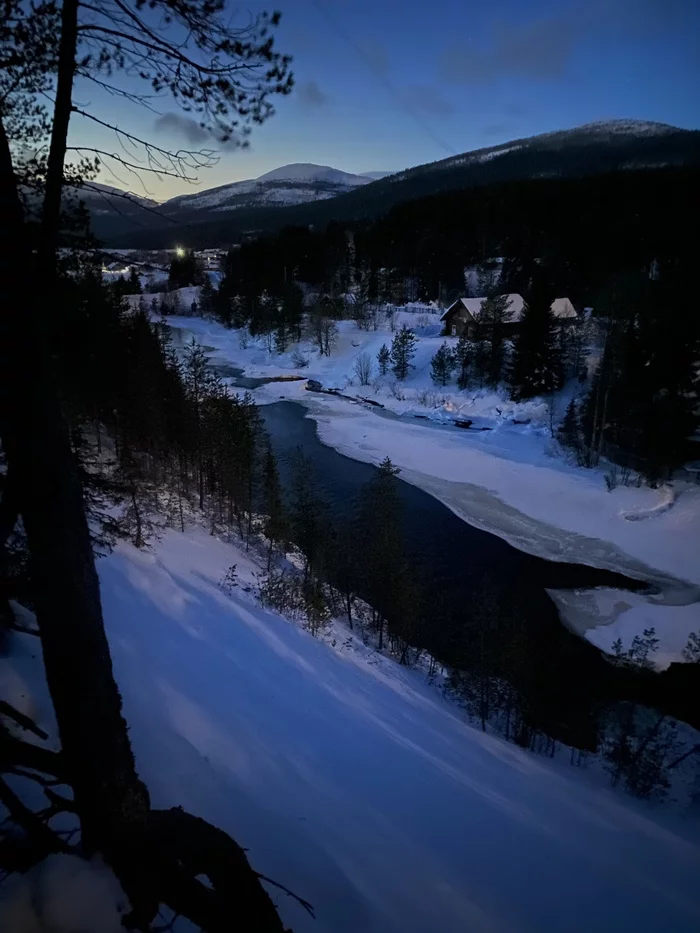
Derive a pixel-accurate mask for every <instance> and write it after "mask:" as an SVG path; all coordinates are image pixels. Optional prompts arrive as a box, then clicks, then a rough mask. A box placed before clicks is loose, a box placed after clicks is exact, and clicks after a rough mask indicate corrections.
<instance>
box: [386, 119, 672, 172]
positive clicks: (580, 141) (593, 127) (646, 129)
mask: <svg viewBox="0 0 700 933" xmlns="http://www.w3.org/2000/svg"><path fill="white" fill-rule="evenodd" d="M682 132H684V131H682V130H679V129H678V127H676V126H671V125H670V124H668V123H654V122H652V121H648V120H625V119H622V120H601V121H598V122H595V123H584V124H583V125H582V126H576V127H574V128H573V129H570V130H557V131H555V132H552V133H540V134H539V135H538V136H529V137H527V138H524V139H516V140H511V141H509V142H507V143H500V144H499V145H497V146H488V147H486V148H484V149H475V150H472V151H471V152H463V153H461V154H460V155H456V156H450V157H449V158H447V159H441V160H440V161H439V162H431V163H429V164H428V165H419V166H416V167H415V168H409V169H407V170H406V171H404V172H398V173H397V174H395V175H391V176H390V181H391V182H392V183H396V182H401V181H405V180H406V179H409V178H412V177H415V176H416V175H418V174H426V173H430V172H444V171H447V170H450V169H454V168H462V167H466V166H470V165H472V166H477V165H480V164H483V163H484V162H491V161H492V160H494V159H498V158H500V157H502V156H505V155H507V154H509V153H522V154H523V155H526V154H528V153H530V154H533V153H548V152H549V153H551V152H562V151H566V150H568V151H571V150H577V149H588V148H589V147H593V148H600V147H612V148H617V147H620V146H624V145H628V144H630V143H632V144H634V143H637V142H641V141H644V140H649V139H652V138H657V139H658V138H660V137H664V136H673V135H675V134H678V133H682Z"/></svg>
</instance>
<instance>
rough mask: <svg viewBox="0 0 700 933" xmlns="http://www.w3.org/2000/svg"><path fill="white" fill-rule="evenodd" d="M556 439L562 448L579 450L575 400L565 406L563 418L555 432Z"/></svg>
mask: <svg viewBox="0 0 700 933" xmlns="http://www.w3.org/2000/svg"><path fill="white" fill-rule="evenodd" d="M557 438H558V440H559V443H560V444H561V445H562V446H563V447H569V448H571V449H573V450H578V449H579V446H580V438H579V421H578V408H577V407H576V400H575V399H573V398H572V399H571V401H570V402H569V404H568V405H567V406H566V412H565V413H564V418H563V420H562V422H561V424H560V425H559V429H558V431H557Z"/></svg>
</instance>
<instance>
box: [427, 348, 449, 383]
mask: <svg viewBox="0 0 700 933" xmlns="http://www.w3.org/2000/svg"><path fill="white" fill-rule="evenodd" d="M430 368H431V379H432V380H433V382H434V383H435V385H441V386H446V385H447V383H448V382H449V381H450V378H451V376H452V372H453V370H454V368H455V356H454V353H453V352H452V350H451V349H450V347H448V345H447V342H445V343H443V344H442V346H441V347H439V348H438V350H437V352H436V353H435V355H434V356H433V358H432V359H431V361H430Z"/></svg>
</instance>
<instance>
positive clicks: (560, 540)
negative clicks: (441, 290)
mask: <svg viewBox="0 0 700 933" xmlns="http://www.w3.org/2000/svg"><path fill="white" fill-rule="evenodd" d="M170 323H171V324H172V325H174V326H177V327H180V328H183V329H185V330H187V331H191V332H192V333H194V334H195V335H196V336H197V337H198V339H199V340H201V341H202V342H203V343H206V344H207V345H208V346H210V347H212V348H213V349H212V360H213V361H214V362H216V363H224V362H226V363H229V364H230V365H231V366H234V367H237V368H238V369H239V370H241V369H242V370H243V371H244V372H245V374H246V376H253V377H264V376H277V375H284V374H289V373H290V372H292V371H295V372H297V373H303V374H304V375H307V376H308V377H309V378H318V379H319V380H320V381H323V380H324V378H325V380H326V382H325V384H326V385H328V384H329V380H328V376H329V374H330V373H331V371H332V372H334V373H335V374H336V375H335V377H334V378H335V382H336V384H337V383H338V382H340V379H339V378H338V375H337V374H338V373H339V372H341V371H342V369H343V368H344V369H345V370H347V371H348V373H350V374H351V372H352V360H353V359H354V358H355V357H356V356H357V355H358V354H359V353H361V352H368V351H367V350H366V348H365V345H364V344H363V343H362V341H363V340H365V341H371V342H372V343H374V342H376V341H379V342H380V345H381V342H382V341H383V340H386V339H387V335H386V334H385V335H383V337H382V335H381V333H380V334H379V335H377V334H374V333H372V334H370V335H367V334H366V333H364V332H359V331H358V332H356V333H355V332H354V331H352V329H350V328H349V327H348V328H345V331H346V332H344V333H343V334H341V338H342V340H341V342H340V343H339V347H338V355H337V358H335V359H334V357H331V358H330V359H326V358H324V359H322V360H314V359H312V360H311V362H310V363H309V366H308V367H306V368H305V369H303V370H299V369H296V370H294V367H293V365H291V363H290V360H289V358H288V357H289V354H287V355H285V356H284V357H279V358H278V357H275V356H270V355H269V354H268V353H267V352H266V350H264V349H263V348H261V347H258V346H254V347H250V346H248V347H246V348H241V347H240V346H239V338H238V335H237V333H236V332H235V331H229V330H226V329H225V328H223V327H220V326H219V325H216V324H213V323H211V322H207V321H202V320H201V319H196V318H195V319H193V318H172V319H170ZM348 323H350V322H343V324H348ZM363 333H364V335H363ZM432 339H433V338H426V340H432ZM355 344H359V345H358V346H356V345H355ZM304 386H305V384H304V383H298V382H297V383H274V384H271V385H262V386H260V387H259V388H257V389H256V390H255V392H254V394H255V398H256V400H257V401H258V402H259V403H260V404H265V403H270V402H273V401H278V400H279V399H280V398H284V399H287V400H290V401H296V402H299V403H301V404H303V405H304V407H305V409H306V410H307V413H308V416H309V417H311V418H312V419H313V420H314V421H315V423H316V425H317V430H318V435H319V438H320V439H321V441H322V442H323V443H324V444H327V445H329V446H331V447H333V448H334V449H336V450H338V451H339V452H341V453H343V454H345V455H346V456H349V457H352V458H354V459H357V460H362V461H365V462H368V463H378V462H379V461H381V460H382V459H383V458H384V457H386V456H389V457H390V458H391V459H392V461H393V462H394V463H395V464H396V465H398V466H399V467H400V468H401V470H402V473H401V475H402V478H403V479H405V480H406V481H408V482H410V483H413V484H414V485H416V486H418V487H419V488H421V489H423V490H425V491H426V492H428V493H430V494H431V495H433V496H435V497H436V498H437V499H439V500H440V501H441V502H443V503H444V504H445V505H446V506H447V507H448V508H450V509H451V510H452V511H453V512H455V514H457V515H458V516H459V517H460V518H462V519H463V520H464V521H466V522H468V523H469V524H472V525H474V526H476V527H478V528H481V529H483V530H485V531H489V532H491V533H493V534H496V535H499V536H500V537H502V538H504V539H505V540H507V541H508V542H509V543H511V544H513V545H514V546H515V547H518V548H520V549H521V550H524V551H527V552H529V553H532V554H535V555H537V556H540V557H544V558H547V559H550V560H555V561H567V562H575V563H584V564H588V565H590V566H595V567H600V568H603V569H609V570H615V571H618V572H621V573H625V574H627V575H629V576H633V577H636V578H638V579H643V580H648V581H650V582H651V583H653V584H655V585H656V586H658V587H659V588H660V593H659V595H657V596H654V597H651V598H649V597H647V598H644V599H642V598H640V599H642V601H641V602H639V603H636V604H635V605H634V606H630V605H628V602H627V601H626V598H622V596H621V597H620V598H619V599H612V600H608V603H607V604H606V605H605V606H604V607H603V608H601V604H600V601H595V600H591V598H590V595H589V594H576V593H573V594H572V593H567V594H566V599H565V600H564V601H561V600H559V595H558V594H553V595H555V597H557V599H558V605H559V607H560V611H561V612H562V615H563V617H564V619H565V620H566V621H567V623H568V624H570V625H571V627H572V628H574V629H575V630H576V631H577V632H579V633H580V634H586V635H587V637H590V638H591V640H592V641H593V642H594V643H596V644H598V643H599V641H600V638H599V636H595V635H594V634H593V632H594V630H595V629H596V626H600V625H604V626H606V627H607V628H608V631H606V633H605V639H603V641H604V642H606V643H607V642H608V640H609V636H610V635H611V634H613V633H614V632H616V631H617V629H616V628H615V627H616V626H619V627H620V631H619V634H620V635H621V636H623V635H624V638H625V639H627V638H630V639H631V637H632V634H633V632H632V629H633V627H636V630H638V631H641V629H643V628H645V627H649V626H654V627H655V628H656V629H657V634H659V635H661V637H662V641H663V644H664V652H663V658H664V660H663V663H664V664H667V663H670V661H672V660H675V659H679V658H680V652H681V650H682V648H683V646H684V645H685V642H686V641H687V635H688V633H689V631H694V630H697V629H700V603H698V602H697V600H698V598H700V548H698V547H697V542H698V541H700V486H693V485H691V484H689V483H684V482H674V483H673V484H672V490H673V500H672V502H670V499H669V489H668V488H664V489H661V490H652V489H649V488H648V487H641V488H639V489H637V488H631V487H618V488H616V489H613V490H612V491H608V489H607V486H606V484H605V481H604V475H603V473H604V471H603V470H584V469H581V468H577V467H575V466H572V465H571V464H569V463H567V462H566V460H565V458H564V457H563V456H561V455H560V454H557V453H556V451H555V450H554V449H553V445H552V442H551V438H550V437H549V436H548V430H547V428H546V426H545V425H543V424H542V423H541V421H540V422H535V423H533V421H532V417H533V416H534V414H535V412H536V410H537V408H538V405H541V404H542V403H537V402H536V403H530V416H531V420H530V423H529V424H523V423H514V422H513V418H512V416H509V417H508V418H506V417H504V416H503V413H502V412H503V410H502V409H501V413H500V414H499V415H498V417H497V418H491V419H490V420H491V426H492V427H493V428H494V430H492V431H485V432H476V431H464V430H460V429H459V428H456V427H454V426H453V425H451V424H440V423H438V422H439V420H441V419H442V415H441V416H440V419H435V418H433V419H432V420H417V419H415V418H413V417H411V414H410V413H404V414H403V415H402V416H401V417H394V416H392V415H391V414H390V415H389V416H388V417H387V415H386V414H385V413H384V412H383V411H382V410H379V409H375V408H370V406H364V405H362V404H353V403H351V402H349V401H347V400H346V399H342V398H338V397H336V396H331V395H320V394H317V393H312V392H308V391H306V389H305V387H304ZM348 391H353V392H354V394H360V389H359V388H358V387H354V388H353V389H352V390H348ZM365 393H366V394H368V396H370V397H371V396H372V395H373V393H372V389H371V387H367V388H366V389H363V390H361V394H365ZM382 401H383V402H384V401H386V400H385V399H384V398H382ZM395 401H396V402H397V405H398V403H400V402H401V400H400V399H396V400H395ZM482 401H483V400H482ZM467 402H468V400H467V399H466V398H464V403H465V405H466V404H467ZM387 404H390V403H389V402H388V401H387ZM402 404H405V401H404V403H402ZM496 407H498V406H496ZM464 410H465V407H464V406H462V408H461V409H460V411H464ZM484 410H485V409H484V406H483V405H482V407H481V408H480V409H479V411H480V412H482V414H481V415H479V416H476V417H481V418H482V419H486V415H485V414H484V413H483V412H484ZM399 413H400V412H398V411H396V410H394V411H393V415H396V414H399ZM472 414H474V413H473V412H472ZM516 417H518V418H519V419H520V420H521V421H522V419H524V418H525V412H524V411H523V410H519V411H518V412H517V413H516ZM660 506H664V507H663V508H660ZM640 519H643V520H640ZM610 606H612V609H611V608H610ZM679 607H680V608H682V609H683V612H679V611H678V609H679ZM630 609H633V610H634V612H633V614H632V615H630ZM630 633H632V634H630ZM615 637H617V635H615ZM596 638H597V639H598V640H596ZM612 640H614V638H612V639H611V641H612ZM623 640H624V639H623ZM600 646H601V647H605V645H604V644H601V645H600Z"/></svg>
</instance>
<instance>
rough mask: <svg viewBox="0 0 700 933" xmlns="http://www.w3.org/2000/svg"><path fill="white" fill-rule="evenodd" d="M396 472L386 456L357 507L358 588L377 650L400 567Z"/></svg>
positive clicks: (392, 615)
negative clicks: (369, 611)
mask: <svg viewBox="0 0 700 933" xmlns="http://www.w3.org/2000/svg"><path fill="white" fill-rule="evenodd" d="M399 472H400V471H399V469H398V468H397V467H395V466H394V464H393V463H392V462H391V460H390V459H389V458H388V457H386V458H385V459H384V460H383V461H382V463H381V464H380V465H379V467H378V468H377V469H376V471H375V472H374V474H373V476H372V478H371V479H370V480H369V482H368V483H367V484H366V485H365V487H364V489H363V490H362V493H361V495H360V503H359V508H358V540H360V539H361V540H362V541H363V542H364V545H363V547H362V549H361V552H360V553H359V554H358V558H359V560H360V561H361V572H360V579H361V581H362V582H361V589H362V595H363V597H364V598H365V599H366V600H367V602H369V604H370V605H371V606H372V610H373V616H374V622H375V627H376V629H377V633H378V635H379V649H380V650H381V649H382V648H383V647H384V634H385V627H386V622H387V620H388V619H389V618H396V609H397V606H398V602H399V599H398V593H399V592H400V589H401V581H402V580H404V579H405V575H404V574H403V573H402V568H403V564H404V561H403V536H402V508H401V502H400V500H399V496H398V489H397V486H396V477H397V475H398V473H399Z"/></svg>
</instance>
